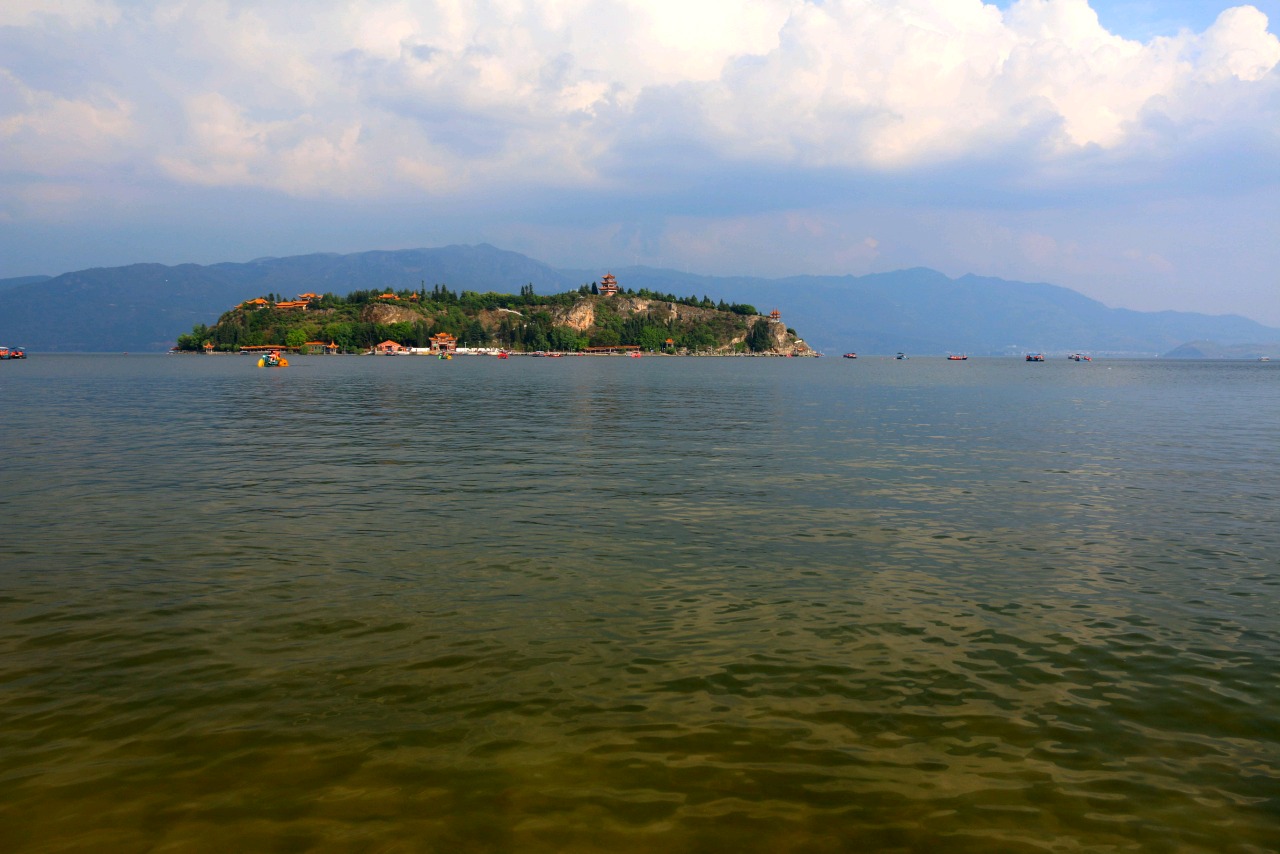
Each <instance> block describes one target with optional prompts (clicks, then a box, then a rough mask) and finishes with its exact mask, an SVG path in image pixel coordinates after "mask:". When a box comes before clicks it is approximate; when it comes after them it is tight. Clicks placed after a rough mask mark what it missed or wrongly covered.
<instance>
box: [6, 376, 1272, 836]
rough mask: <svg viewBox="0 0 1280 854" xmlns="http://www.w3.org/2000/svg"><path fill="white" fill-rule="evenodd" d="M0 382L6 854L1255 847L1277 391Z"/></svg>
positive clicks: (735, 381) (929, 380)
mask: <svg viewBox="0 0 1280 854" xmlns="http://www.w3.org/2000/svg"><path fill="white" fill-rule="evenodd" d="M293 362H294V365H293V367H290V368H288V369H284V370H263V369H258V368H256V367H255V366H254V362H253V361H251V360H250V359H249V358H248V357H230V356H229V357H200V356H189V357H178V356H65V355H64V356H44V355H41V354H36V355H33V356H32V357H31V358H30V360H28V361H26V362H4V363H0V411H2V412H3V433H2V434H0V448H2V449H3V457H2V458H0V850H3V851H6V852H18V851H21V852H29V851H30V852H46V851H49V852H52V851H157V852H160V851H233V850H240V851H250V850H254V851H258V850H273V851H313V850H314V851H326V852H327V851H335V852H339V851H342V852H345V851H371V852H372V851H439V852H491V851H492V852H500V851H516V852H560V851H581V852H586V851H610V852H650V851H661V852H664V854H679V852H703V851H726V852H728V851H753V852H754V851H760V852H827V851H848V850H865V851H909V852H914V851H947V852H951V851H961V852H965V851H972V852H989V851H1002V852H1058V851H1062V852H1074V851H1117V852H1120V851H1169V852H1187V851H1189V852H1199V851H1203V852H1261V851H1275V850H1277V848H1278V846H1280V669H1278V668H1277V659H1280V598H1278V594H1280V363H1268V364H1264V363H1189V362H1188V363H1179V362H1172V363H1171V362H1158V361H1132V362H1125V361H1114V362H1112V361H1094V362H1092V363H1074V362H1069V361H1067V360H1065V359H1059V360H1054V361H1049V362H1046V363H1043V364H1028V363H1025V362H1022V361H1015V360H1011V359H1010V360H1003V359H988V360H983V359H971V360H969V361H968V362H959V363H949V362H946V361H945V360H943V359H940V358H929V359H926V358H914V359H911V360H908V361H904V362H897V361H894V360H892V359H866V358H864V359H859V360H857V361H851V360H843V359H831V358H826V359H821V360H812V359H680V358H646V359H623V358H576V359H574V358H568V359H529V358H519V359H515V358H513V359H511V360H508V361H500V360H497V359H492V358H482V357H466V358H463V357H459V358H456V359H454V360H452V361H448V362H442V361H439V360H436V359H427V358H422V357H416V358H415V357H399V358H358V357H310V358H297V359H295V360H293Z"/></svg>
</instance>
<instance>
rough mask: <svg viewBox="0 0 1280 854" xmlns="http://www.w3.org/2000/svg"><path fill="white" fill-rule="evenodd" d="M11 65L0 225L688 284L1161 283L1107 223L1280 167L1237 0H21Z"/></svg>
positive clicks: (1265, 182) (1268, 57)
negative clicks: (388, 250) (274, 224)
mask: <svg viewBox="0 0 1280 854" xmlns="http://www.w3.org/2000/svg"><path fill="white" fill-rule="evenodd" d="M0 56H2V57H4V58H3V59H0V150H3V152H4V157H3V163H2V164H0V186H3V187H4V188H5V192H4V194H3V198H2V199H0V222H3V223H9V224H15V223H46V224H50V226H49V227H50V228H52V224H57V223H65V222H68V221H71V220H75V219H77V217H80V216H83V215H84V213H85V212H86V211H92V212H94V214H95V215H97V216H101V215H102V213H103V212H104V211H111V210H113V209H116V208H118V207H120V206H122V205H124V206H129V207H130V209H131V210H136V209H138V208H139V207H146V206H148V205H164V206H174V205H178V204H179V203H178V202H177V201H176V199H178V198H180V197H181V196H182V195H183V194H192V196H193V197H199V196H200V194H201V193H222V194H234V193H240V192H244V193H253V194H256V195H255V196H253V198H258V199H267V200H274V203H276V204H280V205H286V204H287V203H288V202H289V201H294V202H295V203H296V204H299V205H304V206H305V205H311V206H313V207H314V206H321V207H326V208H327V209H329V210H331V211H333V212H334V215H335V216H341V215H343V213H342V212H344V211H346V212H348V214H349V213H350V211H352V210H354V209H355V208H352V207H350V206H357V207H358V208H359V209H361V210H370V209H372V208H371V206H373V207H376V206H378V205H395V206H409V207H410V209H413V206H423V207H422V208H421V209H422V210H423V211H432V212H438V211H441V210H452V211H454V212H455V214H456V215H457V216H460V217H470V220H469V221H471V222H473V223H479V222H482V221H485V219H486V218H487V219H488V221H489V222H490V224H491V225H490V227H491V228H495V229H497V230H498V232H499V233H500V235H501V236H502V237H505V238H506V239H507V240H509V241H514V242H515V244H516V245H514V246H513V247H512V248H526V249H531V250H534V251H536V250H537V248H538V246H543V247H544V248H545V246H546V245H548V244H549V242H550V241H553V240H577V241H580V242H582V243H583V244H585V245H590V246H593V247H596V250H595V251H596V252H597V254H605V253H606V250H608V249H609V248H613V249H615V250H620V251H626V252H629V253H631V254H632V255H634V256H635V257H636V258H639V257H640V256H642V255H643V256H644V259H645V260H648V261H650V262H651V263H652V262H657V261H659V260H665V261H666V262H668V263H671V264H672V265H673V266H674V265H677V264H685V265H688V264H695V265H698V266H701V267H703V268H704V269H705V268H707V267H711V268H718V269H707V270H706V271H708V272H720V271H723V272H751V271H753V270H758V271H759V272H765V273H772V272H784V271H785V272H795V271H810V272H861V271H864V270H866V269H871V268H873V267H875V266H876V265H877V264H892V263H908V264H909V263H931V264H934V265H935V266H938V267H939V268H940V269H944V270H945V269H947V268H948V265H950V267H951V270H949V271H951V272H956V273H959V272H965V271H967V270H965V269H959V266H960V265H963V264H968V263H970V262H973V263H972V266H971V267H970V269H973V270H974V271H975V272H980V273H995V274H1004V273H1008V274H1015V275H1017V274H1021V275H1026V274H1027V273H1028V272H1032V273H1034V272H1037V271H1044V273H1045V274H1046V277H1050V278H1052V277H1053V276H1054V275H1055V274H1056V275H1057V278H1058V280H1059V281H1063V280H1064V279H1065V281H1063V283H1067V284H1072V285H1073V286H1074V285H1076V284H1079V282H1078V281H1077V280H1078V279H1081V278H1085V279H1088V277H1090V276H1094V277H1096V281H1097V282H1099V283H1106V282H1109V281H1113V280H1114V281H1119V280H1120V279H1121V278H1123V276H1125V275H1132V274H1134V271H1142V273H1143V275H1147V276H1149V279H1148V281H1150V282H1153V283H1154V282H1166V283H1169V284H1170V285H1171V286H1172V287H1174V289H1175V290H1176V288H1177V287H1183V288H1193V285H1192V283H1191V282H1190V281H1189V280H1188V281H1183V282H1182V283H1181V284H1178V271H1179V270H1185V269H1186V268H1187V263H1188V261H1186V260H1183V259H1179V258H1177V257H1171V256H1175V255H1176V253H1175V252H1173V251H1169V247H1168V246H1166V245H1165V243H1164V242H1163V241H1162V240H1161V239H1160V238H1159V236H1158V235H1156V234H1154V233H1142V232H1141V231H1140V230H1138V231H1134V230H1132V229H1123V228H1120V226H1121V225H1122V224H1123V221H1122V220H1121V219H1120V218H1119V217H1120V212H1122V211H1129V212H1131V213H1133V214H1134V215H1140V216H1145V217H1150V218H1151V219H1152V220H1153V221H1158V222H1167V224H1168V225H1170V226H1173V225H1177V224H1179V223H1181V225H1180V226H1179V227H1180V228H1184V229H1185V228H1189V227H1191V226H1190V224H1191V222H1193V221H1197V220H1198V219H1199V218H1200V214H1198V213H1192V214H1191V215H1189V216H1188V215H1186V214H1187V206H1191V207H1192V208H1194V210H1195V211H1196V212H1199V211H1211V210H1216V211H1217V213H1216V214H1215V216H1221V215H1222V213H1223V211H1229V210H1234V209H1236V208H1239V207H1241V206H1246V207H1247V206H1253V205H1259V204H1260V205H1263V207H1262V208H1253V210H1254V212H1255V214H1257V215H1265V214H1267V213H1270V212H1271V211H1272V209H1268V208H1266V207H1265V205H1266V204H1267V203H1266V202H1265V200H1264V201H1259V199H1260V198H1264V197H1265V196H1266V195H1267V193H1266V191H1268V190H1274V189H1275V185H1276V184H1277V177H1278V171H1277V158H1276V154H1277V152H1278V151H1280V139H1277V134H1278V133H1280V92H1278V90H1277V86H1278V83H1277V81H1278V80H1280V72H1277V70H1276V66H1277V64H1278V63H1280V39H1277V37H1276V36H1275V35H1274V34H1273V33H1272V32H1271V31H1270V30H1269V22H1268V20H1267V18H1266V16H1265V15H1264V14H1263V13H1262V12H1261V11H1259V10H1258V9H1257V8H1254V7H1252V6H1237V7H1231V8H1225V7H1224V8H1223V10H1222V11H1221V13H1220V14H1219V15H1218V17H1217V19H1216V20H1215V21H1214V22H1213V23H1212V25H1211V26H1209V27H1208V28H1207V29H1204V30H1203V31H1200V32H1193V31H1189V30H1183V31H1180V32H1178V33H1176V34H1174V35H1169V36H1161V37H1156V38H1152V39H1150V40H1148V41H1145V42H1142V41H1133V40H1128V39H1125V38H1121V37H1120V36H1117V35H1115V34H1113V33H1111V32H1108V31H1107V29H1106V28H1104V27H1103V26H1102V25H1101V24H1100V22H1099V19H1098V16H1097V14H1096V13H1095V11H1094V9H1093V8H1091V6H1090V5H1089V4H1088V2H1086V0H1017V2H1013V3H1012V4H1010V5H1008V6H1006V7H1005V8H1003V9H1002V8H999V7H997V6H995V5H989V4H984V3H982V2H979V1H978V0H823V2H816V0H815V1H814V2H802V0H700V2H698V3H692V4H691V3H687V2H675V0H644V2H642V0H608V2H606V0H469V2H461V0H435V2H424V0H414V2H371V0H352V2H343V3H332V2H306V3H303V2H291V0H278V2H273V1H272V0H268V2H243V1H242V0H218V1H217V2H180V0H153V2H146V0H141V2H123V0H121V2H112V0H60V2H58V3H49V2H48V0H9V2H8V3H6V4H5V5H4V6H2V7H0ZM224 197H226V196H224ZM246 198H249V197H248V196H246ZM160 199H163V200H164V201H163V202H160V201H158V200H160ZM399 209H400V210H404V209H405V208H404V207H401V208H399ZM569 209H573V210H574V211H575V213H573V214H570V213H568V212H567V211H568V210H569ZM1071 211H1075V212H1077V213H1078V214H1079V217H1071V216H1068V212H1071ZM1089 211H1095V212H1098V211H1101V212H1103V214H1101V215H1096V214H1095V215H1094V216H1093V217H1092V220H1093V221H1094V222H1097V221H1099V218H1100V219H1101V220H1103V221H1108V222H1109V223H1110V232H1109V233H1107V234H1101V233H1094V231H1093V229H1092V226H1091V224H1090V223H1091V217H1090V215H1089V213H1088V212H1089ZM1179 211H1181V213H1182V214H1183V216H1182V217H1181V218H1178V216H1177V213H1178V212H1179ZM433 215H435V214H433ZM424 216H427V214H425V213H424ZM1205 225H1206V226H1208V225H1210V223H1205ZM1040 226H1043V228H1041V227H1040ZM1174 230H1175V231H1176V230H1177V228H1175V229H1174ZM1117 231H1120V232H1125V231H1130V232H1132V233H1121V234H1116V233H1115V232H1117ZM50 233H51V232H50ZM913 233H914V234H918V235H927V236H928V239H929V241H930V243H931V245H932V246H933V247H934V248H933V249H932V250H930V251H923V250H922V249H921V248H920V246H919V245H916V244H913V241H912V240H911V239H910V235H911V234H913ZM770 236H772V238H773V241H774V244H775V245H773V246H771V247H770V251H769V257H768V258H767V259H766V258H764V257H761V251H762V250H761V243H762V240H767V239H768V238H769V237H770ZM1263 236H1265V235H1263ZM1187 240H1188V237H1187V236H1186V235H1183V236H1181V237H1179V238H1178V239H1177V240H1175V241H1174V245H1175V246H1186V245H1187ZM522 241H523V243H522ZM422 242H425V241H422V240H419V241H415V243H422ZM1276 242H1280V241H1276ZM948 245H951V246H952V247H953V248H951V249H947V248H946V247H947V246H948ZM753 247H754V248H753ZM315 248H317V249H320V248H326V247H323V246H316V247H315ZM355 248H364V247H355ZM913 253H914V255H915V256H916V257H914V258H913V257H909V256H911V255H912V254H913ZM544 254H545V252H544ZM552 254H554V253H552ZM562 254H563V253H562ZM796 256H800V257H796ZM805 257H807V258H809V259H810V261H809V269H806V270H796V268H794V267H793V268H791V269H789V270H786V269H784V268H785V266H786V264H787V263H790V262H792V261H799V260H801V259H802V258H805ZM1270 257H1271V256H1267V258H1270ZM814 259H816V261H815V260H814ZM983 259H985V263H978V262H981V261H983ZM548 260H556V261H567V260H569V259H568V258H565V257H561V258H549V259H548ZM623 260H630V258H626V257H625V256H624V258H623ZM1258 264H1259V266H1261V264H1262V259H1261V258H1260V259H1259V260H1258ZM726 265H728V266H731V267H733V269H723V268H724V267H725V266H726ZM815 266H816V267H818V268H820V269H813V267H815ZM17 272H19V271H12V274H17ZM0 274H3V272H2V271H0ZM1100 286H1101V285H1100ZM1188 292H1189V291H1188ZM1277 319H1280V308H1277Z"/></svg>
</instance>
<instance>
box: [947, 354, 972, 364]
mask: <svg viewBox="0 0 1280 854" xmlns="http://www.w3.org/2000/svg"><path fill="white" fill-rule="evenodd" d="M968 359H969V357H968V356H965V355H959V356H957V355H955V354H954V353H953V354H951V355H950V356H947V361H948V362H964V361H967V360H968Z"/></svg>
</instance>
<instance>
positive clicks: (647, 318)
mask: <svg viewBox="0 0 1280 854" xmlns="http://www.w3.org/2000/svg"><path fill="white" fill-rule="evenodd" d="M439 333H447V334H449V335H452V336H454V337H455V338H456V339H457V343H458V346H460V347H472V348H481V347H501V348H506V349H510V350H515V351H539V350H551V351H562V352H575V351H582V350H585V349H587V348H589V347H611V346H618V345H634V346H639V347H640V348H641V349H644V350H650V351H654V352H674V353H709V352H756V353H765V352H792V351H795V350H798V349H806V348H804V345H803V343H802V342H799V341H798V340H797V339H796V336H795V332H794V330H789V329H785V328H784V327H782V325H781V324H780V323H778V322H775V321H772V320H770V319H769V318H767V317H763V316H761V315H760V314H759V313H758V312H757V311H756V309H755V307H754V306H751V305H745V304H740V303H733V304H730V303H726V302H724V301H723V300H721V301H720V302H714V301H712V300H711V298H710V297H706V296H704V297H701V298H699V297H696V296H690V297H677V296H675V295H673V294H663V293H657V292H653V291H649V290H646V289H640V290H639V291H631V290H624V291H621V292H620V293H618V294H617V295H614V296H601V295H600V293H599V287H598V285H596V284H594V283H593V284H590V285H583V286H582V287H580V288H578V289H577V290H573V291H568V292H565V293H559V294H552V295H539V294H535V293H534V288H533V285H526V286H524V287H522V288H521V289H520V293H519V294H500V293H492V292H489V293H477V292H475V291H466V290H464V291H462V292H461V293H458V292H455V291H452V290H450V289H449V288H448V287H446V286H443V285H436V286H434V287H433V288H430V289H428V288H426V286H425V285H424V286H422V287H421V288H419V289H417V290H406V289H400V290H382V289H378V290H356V291H352V292H351V293H349V294H347V295H346V296H345V297H339V296H336V295H335V294H332V293H326V294H323V295H317V294H302V295H300V296H299V297H298V298H296V299H289V298H286V297H284V296H283V295H281V294H274V293H271V294H265V295H264V296H263V297H261V298H259V299H257V300H250V301H248V302H245V303H242V304H241V305H239V306H237V307H236V308H233V309H231V310H230V311H228V312H226V313H224V314H223V315H222V317H220V318H219V319H218V321H217V323H215V324H214V325H213V326H204V325H197V326H195V327H194V328H193V329H192V330H191V332H190V333H188V334H185V335H180V336H178V341H177V347H176V349H178V350H184V351H201V350H206V349H213V350H215V351H223V352H234V351H237V350H239V349H240V348H241V347H247V346H263V345H277V346H280V347H284V348H289V349H298V348H302V347H304V346H305V345H306V344H308V343H310V342H320V343H324V344H330V343H332V344H334V345H336V346H337V349H338V351H339V352H342V353H364V352H368V351H369V350H370V349H371V348H373V347H374V346H376V345H377V344H379V343H381V342H383V341H387V340H391V341H395V342H397V343H398V344H400V345H401V346H404V347H428V346H429V345H430V341H431V338H432V336H434V335H437V334H439ZM206 344H208V345H211V347H207V346H206Z"/></svg>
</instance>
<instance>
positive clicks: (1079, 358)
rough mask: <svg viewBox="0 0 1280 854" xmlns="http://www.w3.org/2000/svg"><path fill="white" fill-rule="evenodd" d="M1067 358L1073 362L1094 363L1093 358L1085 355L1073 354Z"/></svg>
mask: <svg viewBox="0 0 1280 854" xmlns="http://www.w3.org/2000/svg"><path fill="white" fill-rule="evenodd" d="M1067 358H1068V359H1070V360H1071V361H1073V362H1092V361H1093V358H1092V357H1090V356H1086V355H1084V354H1083V353H1072V354H1071V355H1070V356H1068V357H1067Z"/></svg>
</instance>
